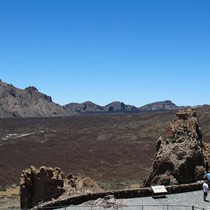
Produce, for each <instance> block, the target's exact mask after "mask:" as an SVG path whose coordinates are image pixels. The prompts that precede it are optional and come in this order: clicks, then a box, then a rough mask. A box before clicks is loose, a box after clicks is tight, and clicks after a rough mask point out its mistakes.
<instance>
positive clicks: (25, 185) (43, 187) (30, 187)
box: [20, 166, 103, 209]
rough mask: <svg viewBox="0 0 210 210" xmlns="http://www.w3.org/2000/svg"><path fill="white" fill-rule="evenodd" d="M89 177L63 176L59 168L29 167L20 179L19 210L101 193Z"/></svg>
mask: <svg viewBox="0 0 210 210" xmlns="http://www.w3.org/2000/svg"><path fill="white" fill-rule="evenodd" d="M102 191H103V190H101V189H100V188H99V187H98V185H97V184H96V183H95V182H94V181H93V180H92V179H90V178H89V177H85V178H81V177H78V176H74V175H72V174H69V175H68V176H67V177H65V176H64V174H63V172H62V171H61V169H60V168H57V167H56V168H51V167H45V166H42V167H40V168H39V169H36V168H35V167H34V166H31V167H30V168H28V169H25V170H23V171H22V174H21V178H20V204H21V209H25V208H32V207H34V206H38V205H39V204H42V203H46V202H48V203H50V202H52V200H53V202H58V201H59V200H62V199H65V198H66V197H70V196H73V195H76V194H77V195H81V194H85V193H95V192H102Z"/></svg>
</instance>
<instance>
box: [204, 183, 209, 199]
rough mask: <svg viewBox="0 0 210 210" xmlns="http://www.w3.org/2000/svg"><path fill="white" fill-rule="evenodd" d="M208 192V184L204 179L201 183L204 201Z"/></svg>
mask: <svg viewBox="0 0 210 210" xmlns="http://www.w3.org/2000/svg"><path fill="white" fill-rule="evenodd" d="M208 192H209V185H208V183H207V181H205V182H204V183H203V200H204V201H207V200H206V197H207V196H208Z"/></svg>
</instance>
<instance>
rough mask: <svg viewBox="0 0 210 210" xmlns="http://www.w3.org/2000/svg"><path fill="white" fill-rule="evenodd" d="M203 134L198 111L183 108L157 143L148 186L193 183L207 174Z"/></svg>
mask: <svg viewBox="0 0 210 210" xmlns="http://www.w3.org/2000/svg"><path fill="white" fill-rule="evenodd" d="M202 148H203V144H202V132H201V129H200V126H199V122H198V118H197V115H196V112H195V110H194V109H190V108H186V109H181V110H179V111H178V112H177V113H176V119H175V120H174V122H173V123H169V124H167V126H166V130H165V133H164V135H163V136H160V137H159V138H158V140H157V142H156V154H155V156H154V162H153V165H152V168H151V172H150V175H149V177H148V179H147V180H146V181H145V183H144V186H150V185H158V184H161V185H174V184H181V183H191V182H194V181H196V180H199V179H202V177H203V174H204V168H205V166H204V165H205V164H204V162H205V161H204V156H203V151H202Z"/></svg>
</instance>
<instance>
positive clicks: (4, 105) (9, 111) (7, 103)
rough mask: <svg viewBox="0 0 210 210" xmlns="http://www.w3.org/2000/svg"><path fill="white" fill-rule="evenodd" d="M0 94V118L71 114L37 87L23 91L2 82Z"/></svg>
mask: <svg viewBox="0 0 210 210" xmlns="http://www.w3.org/2000/svg"><path fill="white" fill-rule="evenodd" d="M0 93H1V94H0V117H39V116H40V117H50V116H68V115H70V114H71V112H70V111H69V110H68V111H67V110H65V109H64V108H63V107H62V106H60V105H58V104H56V103H54V102H53V101H52V98H51V97H50V96H47V95H45V94H43V93H40V92H39V91H38V90H37V89H36V88H35V87H27V88H25V89H24V90H22V89H18V88H16V87H14V86H13V85H11V84H7V83H4V82H2V81H0Z"/></svg>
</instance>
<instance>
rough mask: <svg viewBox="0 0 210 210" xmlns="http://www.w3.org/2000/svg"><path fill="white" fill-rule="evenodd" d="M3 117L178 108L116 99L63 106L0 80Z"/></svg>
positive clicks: (34, 90)
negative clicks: (129, 103)
mask: <svg viewBox="0 0 210 210" xmlns="http://www.w3.org/2000/svg"><path fill="white" fill-rule="evenodd" d="M0 93H1V94H0V117H1V118H8V117H54V116H70V115H74V114H82V113H129V112H130V113H133V112H141V111H168V110H174V109H178V107H177V106H176V105H175V104H174V103H172V102H171V101H169V100H167V101H160V102H155V103H152V104H149V105H145V106H143V107H139V108H137V107H135V106H132V105H127V104H124V103H123V102H119V101H114V102H112V103H109V104H107V105H105V106H99V105H97V104H95V103H93V102H91V101H86V102H83V103H69V104H66V105H64V106H61V105H59V104H56V103H54V102H53V100H52V98H51V97H50V96H47V95H46V94H43V93H40V92H39V91H38V89H37V88H36V87H33V86H29V87H27V88H25V89H24V90H23V89H19V88H16V87H14V86H13V85H12V84H7V83H5V82H2V81H1V80H0Z"/></svg>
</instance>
